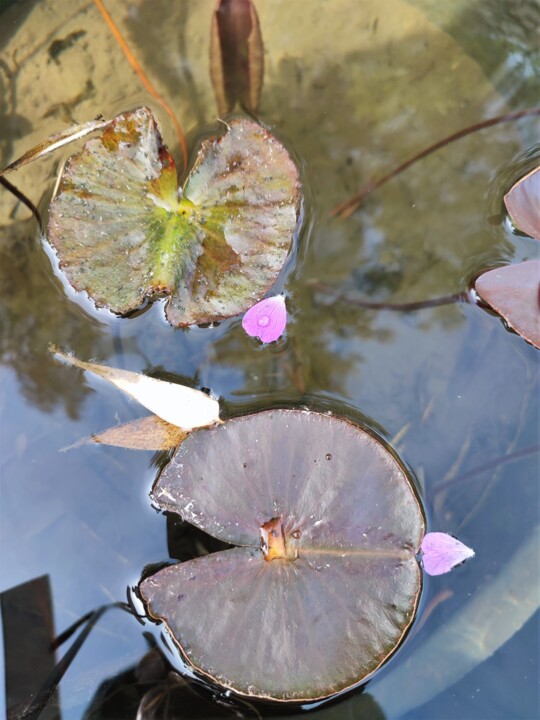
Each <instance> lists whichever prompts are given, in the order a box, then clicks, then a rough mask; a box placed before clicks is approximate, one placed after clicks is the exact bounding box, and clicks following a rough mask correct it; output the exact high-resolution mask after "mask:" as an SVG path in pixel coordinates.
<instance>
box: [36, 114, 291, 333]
mask: <svg viewBox="0 0 540 720" xmlns="http://www.w3.org/2000/svg"><path fill="white" fill-rule="evenodd" d="M299 201H300V185H299V179H298V171H297V169H296V166H295V165H294V162H293V161H292V159H291V157H290V156H289V154H288V153H287V151H286V150H285V148H284V147H283V146H282V145H281V144H280V143H279V142H278V140H277V139H276V138H275V137H274V136H273V135H272V134H271V133H270V132H269V131H268V130H266V129H265V128H263V127H262V126H260V125H258V124H257V123H256V122H253V121H252V120H246V119H242V118H238V119H235V120H232V121H231V122H230V123H229V124H228V125H227V132H226V133H225V135H223V136H222V137H219V138H210V139H207V140H205V141H204V142H203V143H202V145H201V149H200V150H199V153H198V156H197V159H196V161H195V165H194V167H193V169H192V171H191V173H190V175H189V176H188V179H187V181H186V184H185V186H184V188H183V190H182V189H179V187H178V178H177V172H176V167H175V164H174V160H173V158H172V156H171V155H170V154H169V152H168V150H167V148H166V147H165V145H164V144H163V142H162V139H161V135H160V133H159V130H158V128H157V125H156V122H155V120H154V118H153V116H152V114H151V112H150V111H149V110H148V109H147V108H139V109H137V110H134V111H132V112H127V113H124V114H123V115H119V116H118V117H117V118H115V120H114V121H113V122H112V123H111V124H110V125H109V126H108V127H107V128H106V129H105V131H104V132H103V134H102V136H101V137H98V138H94V139H92V140H90V141H89V142H88V143H87V144H86V145H85V147H84V148H83V150H82V151H81V152H80V153H79V154H78V155H75V156H73V157H72V158H71V159H70V161H69V162H68V164H67V166H66V169H65V171H64V173H63V176H62V180H61V184H60V190H59V193H58V195H57V196H56V197H55V198H54V200H53V202H52V204H51V212H50V220H49V239H50V242H51V243H52V245H53V246H54V247H55V248H56V250H57V253H58V256H59V259H60V267H61V269H62V270H63V271H64V272H65V274H66V276H67V278H68V280H69V282H70V283H71V284H72V285H73V287H74V288H75V289H76V290H80V291H86V292H87V293H88V295H89V296H90V298H91V299H92V300H93V301H94V302H95V303H96V305H97V306H100V307H106V308H109V309H110V310H112V311H113V312H116V313H119V314H126V313H128V312H130V311H132V310H135V309H137V308H138V307H140V305H141V304H142V303H143V302H144V300H145V299H146V298H147V297H152V296H155V295H156V294H162V293H163V294H166V295H167V296H169V302H168V304H167V308H166V314H167V318H168V320H169V321H170V322H171V323H172V324H173V325H178V326H185V325H192V324H196V323H208V322H213V321H219V320H221V319H223V318H226V317H231V316H233V315H237V314H239V313H241V312H244V311H245V310H247V309H248V308H249V307H250V306H251V305H253V303H254V302H256V301H257V300H258V299H259V298H260V297H261V296H262V295H263V294H264V293H265V292H266V291H267V290H268V289H269V288H270V287H271V285H272V284H273V283H274V281H275V280H276V277H277V275H278V273H279V272H280V270H281V268H282V267H283V264H284V262H285V259H286V257H287V253H288V251H289V249H290V247H291V242H292V238H293V233H294V231H295V228H296V224H297V219H298V208H299Z"/></svg>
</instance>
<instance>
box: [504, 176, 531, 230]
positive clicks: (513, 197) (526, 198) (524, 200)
mask: <svg viewBox="0 0 540 720" xmlns="http://www.w3.org/2000/svg"><path fill="white" fill-rule="evenodd" d="M504 203H505V205H506V209H507V210H508V213H509V215H510V217H511V218H512V222H513V223H514V225H516V226H517V227H518V228H519V229H520V230H522V231H523V232H524V233H527V235H530V236H531V237H533V238H536V239H537V240H540V167H538V168H536V169H535V170H532V172H530V173H529V174H528V175H525V177H522V178H521V180H518V182H517V183H516V184H515V185H513V186H512V188H511V189H510V190H509V191H508V192H507V193H506V195H505V196H504Z"/></svg>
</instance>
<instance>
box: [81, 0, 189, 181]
mask: <svg viewBox="0 0 540 720" xmlns="http://www.w3.org/2000/svg"><path fill="white" fill-rule="evenodd" d="M94 4H95V5H96V7H97V9H98V10H99V12H100V13H101V15H102V16H103V19H104V20H105V22H106V23H107V25H108V26H109V29H110V31H111V32H112V34H113V36H114V39H115V40H116V42H117V43H118V44H119V45H120V48H121V49H122V52H123V53H124V55H125V56H126V59H127V61H128V62H129V64H130V65H131V67H132V68H133V69H134V70H135V72H136V73H137V75H138V77H139V80H140V81H141V83H142V84H143V85H144V87H145V88H146V90H148V92H149V93H150V95H152V97H154V98H155V99H156V100H157V101H158V103H159V104H160V105H161V107H162V108H163V109H164V110H165V112H166V113H167V115H168V116H169V117H170V118H171V120H172V123H173V125H174V129H175V131H176V136H177V138H178V144H179V145H180V151H181V153H182V163H183V166H184V170H185V169H186V167H187V159H188V155H187V146H186V138H185V136H184V131H183V130H182V128H181V126H180V123H179V122H178V120H177V118H176V115H175V114H174V112H173V111H172V110H171V108H170V107H169V105H168V104H167V103H166V101H165V100H164V99H163V98H162V97H161V95H160V94H159V93H158V91H157V90H156V89H155V87H154V86H153V85H152V83H151V82H150V80H149V78H148V76H147V75H146V73H145V72H144V70H143V69H142V67H141V66H140V65H139V61H138V60H137V58H136V57H135V55H134V54H133V53H132V52H131V50H130V49H129V46H128V44H127V42H126V41H125V40H124V37H123V35H122V33H121V32H120V30H119V28H118V25H117V24H116V23H115V22H114V20H113V19H112V17H111V16H110V15H109V12H108V10H107V8H106V7H105V5H104V4H103V2H102V0H94Z"/></svg>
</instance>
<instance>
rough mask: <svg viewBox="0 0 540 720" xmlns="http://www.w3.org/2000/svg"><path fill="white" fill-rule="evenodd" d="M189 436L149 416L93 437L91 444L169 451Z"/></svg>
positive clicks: (163, 421) (155, 417)
mask: <svg viewBox="0 0 540 720" xmlns="http://www.w3.org/2000/svg"><path fill="white" fill-rule="evenodd" d="M187 435H188V433H187V432H184V431H183V430H181V429H180V428H179V427H176V426H175V425H171V424H170V423H168V422H165V420H162V419H161V418H158V417H157V416H156V415H148V416H147V417H143V418H140V419H139V420H133V421H131V422H128V423H124V424H123V425H117V426H116V427H113V428H109V429H108V430H104V431H103V432H101V433H98V434H97V435H92V437H91V438H90V439H89V442H95V443H100V444H101V445H115V446H116V447H122V448H128V449H129V450H169V448H173V447H176V446H177V445H180V443H181V442H182V440H184V439H185V438H186V437H187Z"/></svg>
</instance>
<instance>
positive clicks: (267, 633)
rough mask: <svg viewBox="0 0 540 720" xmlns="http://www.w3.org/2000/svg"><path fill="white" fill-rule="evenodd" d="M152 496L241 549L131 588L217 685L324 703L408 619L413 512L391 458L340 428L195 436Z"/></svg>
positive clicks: (281, 424)
mask: <svg viewBox="0 0 540 720" xmlns="http://www.w3.org/2000/svg"><path fill="white" fill-rule="evenodd" d="M153 497H154V499H155V500H156V501H157V503H158V504H159V505H160V506H161V507H162V508H163V509H164V510H169V511H172V512H175V513H178V514H180V515H181V516H182V518H183V519H184V520H187V521H189V522H190V523H192V524H193V525H196V526H197V527H199V528H201V529H203V530H205V531H206V532H208V533H210V534H211V535H213V536H214V537H216V538H219V539H220V540H223V541H226V542H228V543H231V544H233V545H236V546H239V547H234V548H232V549H229V550H224V551H221V552H216V553H214V554H211V555H207V556H205V557H201V558H197V559H195V560H190V561H187V562H183V563H179V564H177V565H172V566H170V567H167V568H165V569H163V570H161V571H160V572H158V573H156V574H155V575H153V576H151V577H149V578H147V579H146V580H144V581H143V582H142V583H141V585H140V591H141V594H142V597H143V598H144V600H145V601H146V602H147V604H148V610H149V613H150V614H151V616H152V617H154V618H157V619H161V620H163V621H164V622H165V623H166V624H167V627H168V629H169V631H170V633H171V635H172V637H173V638H174V640H175V642H176V643H177V645H178V646H179V647H180V649H181V651H182V652H183V654H184V656H185V658H186V659H187V661H188V662H189V663H190V664H191V665H192V666H193V667H194V668H196V669H197V670H199V671H200V672H201V673H204V674H205V675H207V676H210V677H211V678H212V679H214V680H215V681H216V682H217V683H219V684H220V685H222V686H225V687H227V688H230V689H232V690H234V691H235V692H238V693H241V694H244V695H249V696H252V697H258V698H271V699H274V700H279V701H287V700H294V701H301V700H304V701H307V700H314V699H318V698H324V697H327V696H330V695H333V694H334V693H337V692H339V691H341V690H344V689H346V688H349V687H351V686H353V685H355V684H357V683H359V682H361V681H362V680H364V679H365V678H366V677H367V676H369V675H370V674H371V673H372V672H373V671H374V670H376V669H377V668H378V667H379V666H380V665H381V664H382V663H383V662H384V661H385V660H386V659H387V658H388V656H389V655H390V654H391V653H392V652H393V651H394V650H395V649H396V647H397V646H398V645H399V643H400V642H401V640H402V639H403V637H404V635H405V633H406V631H407V628H408V627H409V625H410V623H411V622H412V619H413V617H414V614H415V610H416V605H417V601H418V597H419V593H420V589H421V575H420V569H419V566H418V562H417V560H416V557H415V556H416V553H417V551H418V548H419V545H420V542H421V540H422V536H423V533H424V520H423V515H422V512H421V509H420V505H419V503H418V500H417V498H416V495H415V493H414V490H413V488H412V486H411V483H410V481H409V479H408V477H407V475H406V473H405V472H404V470H403V468H402V467H401V465H400V464H399V462H398V461H397V460H396V458H395V457H394V456H393V455H392V454H391V453H390V452H389V451H388V450H387V449H386V448H385V447H384V446H383V445H382V444H381V443H380V442H379V441H378V440H376V439H375V438H374V437H373V436H372V435H370V434H368V433H367V432H365V431H364V430H362V429H360V428H359V427H356V426H355V425H352V424H351V423H349V422H346V421H344V420H340V419H337V418H334V417H330V416H328V415H322V414H318V413H314V412H308V411H297V410H271V411H267V412H261V413H258V414H255V415H251V416H247V417H241V418H235V419H232V420H228V421H226V422H225V423H224V424H223V425H221V426H219V427H217V428H215V429H210V430H197V431H196V432H194V433H192V434H191V435H189V436H188V437H187V438H186V440H184V442H183V443H182V445H181V446H180V447H179V449H178V450H177V451H176V454H175V456H174V457H173V459H172V461H171V462H170V463H169V465H168V466H167V467H166V468H165V470H164V471H163V472H162V474H161V476H160V478H159V479H158V481H157V483H156V485H155V487H154V490H153Z"/></svg>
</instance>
